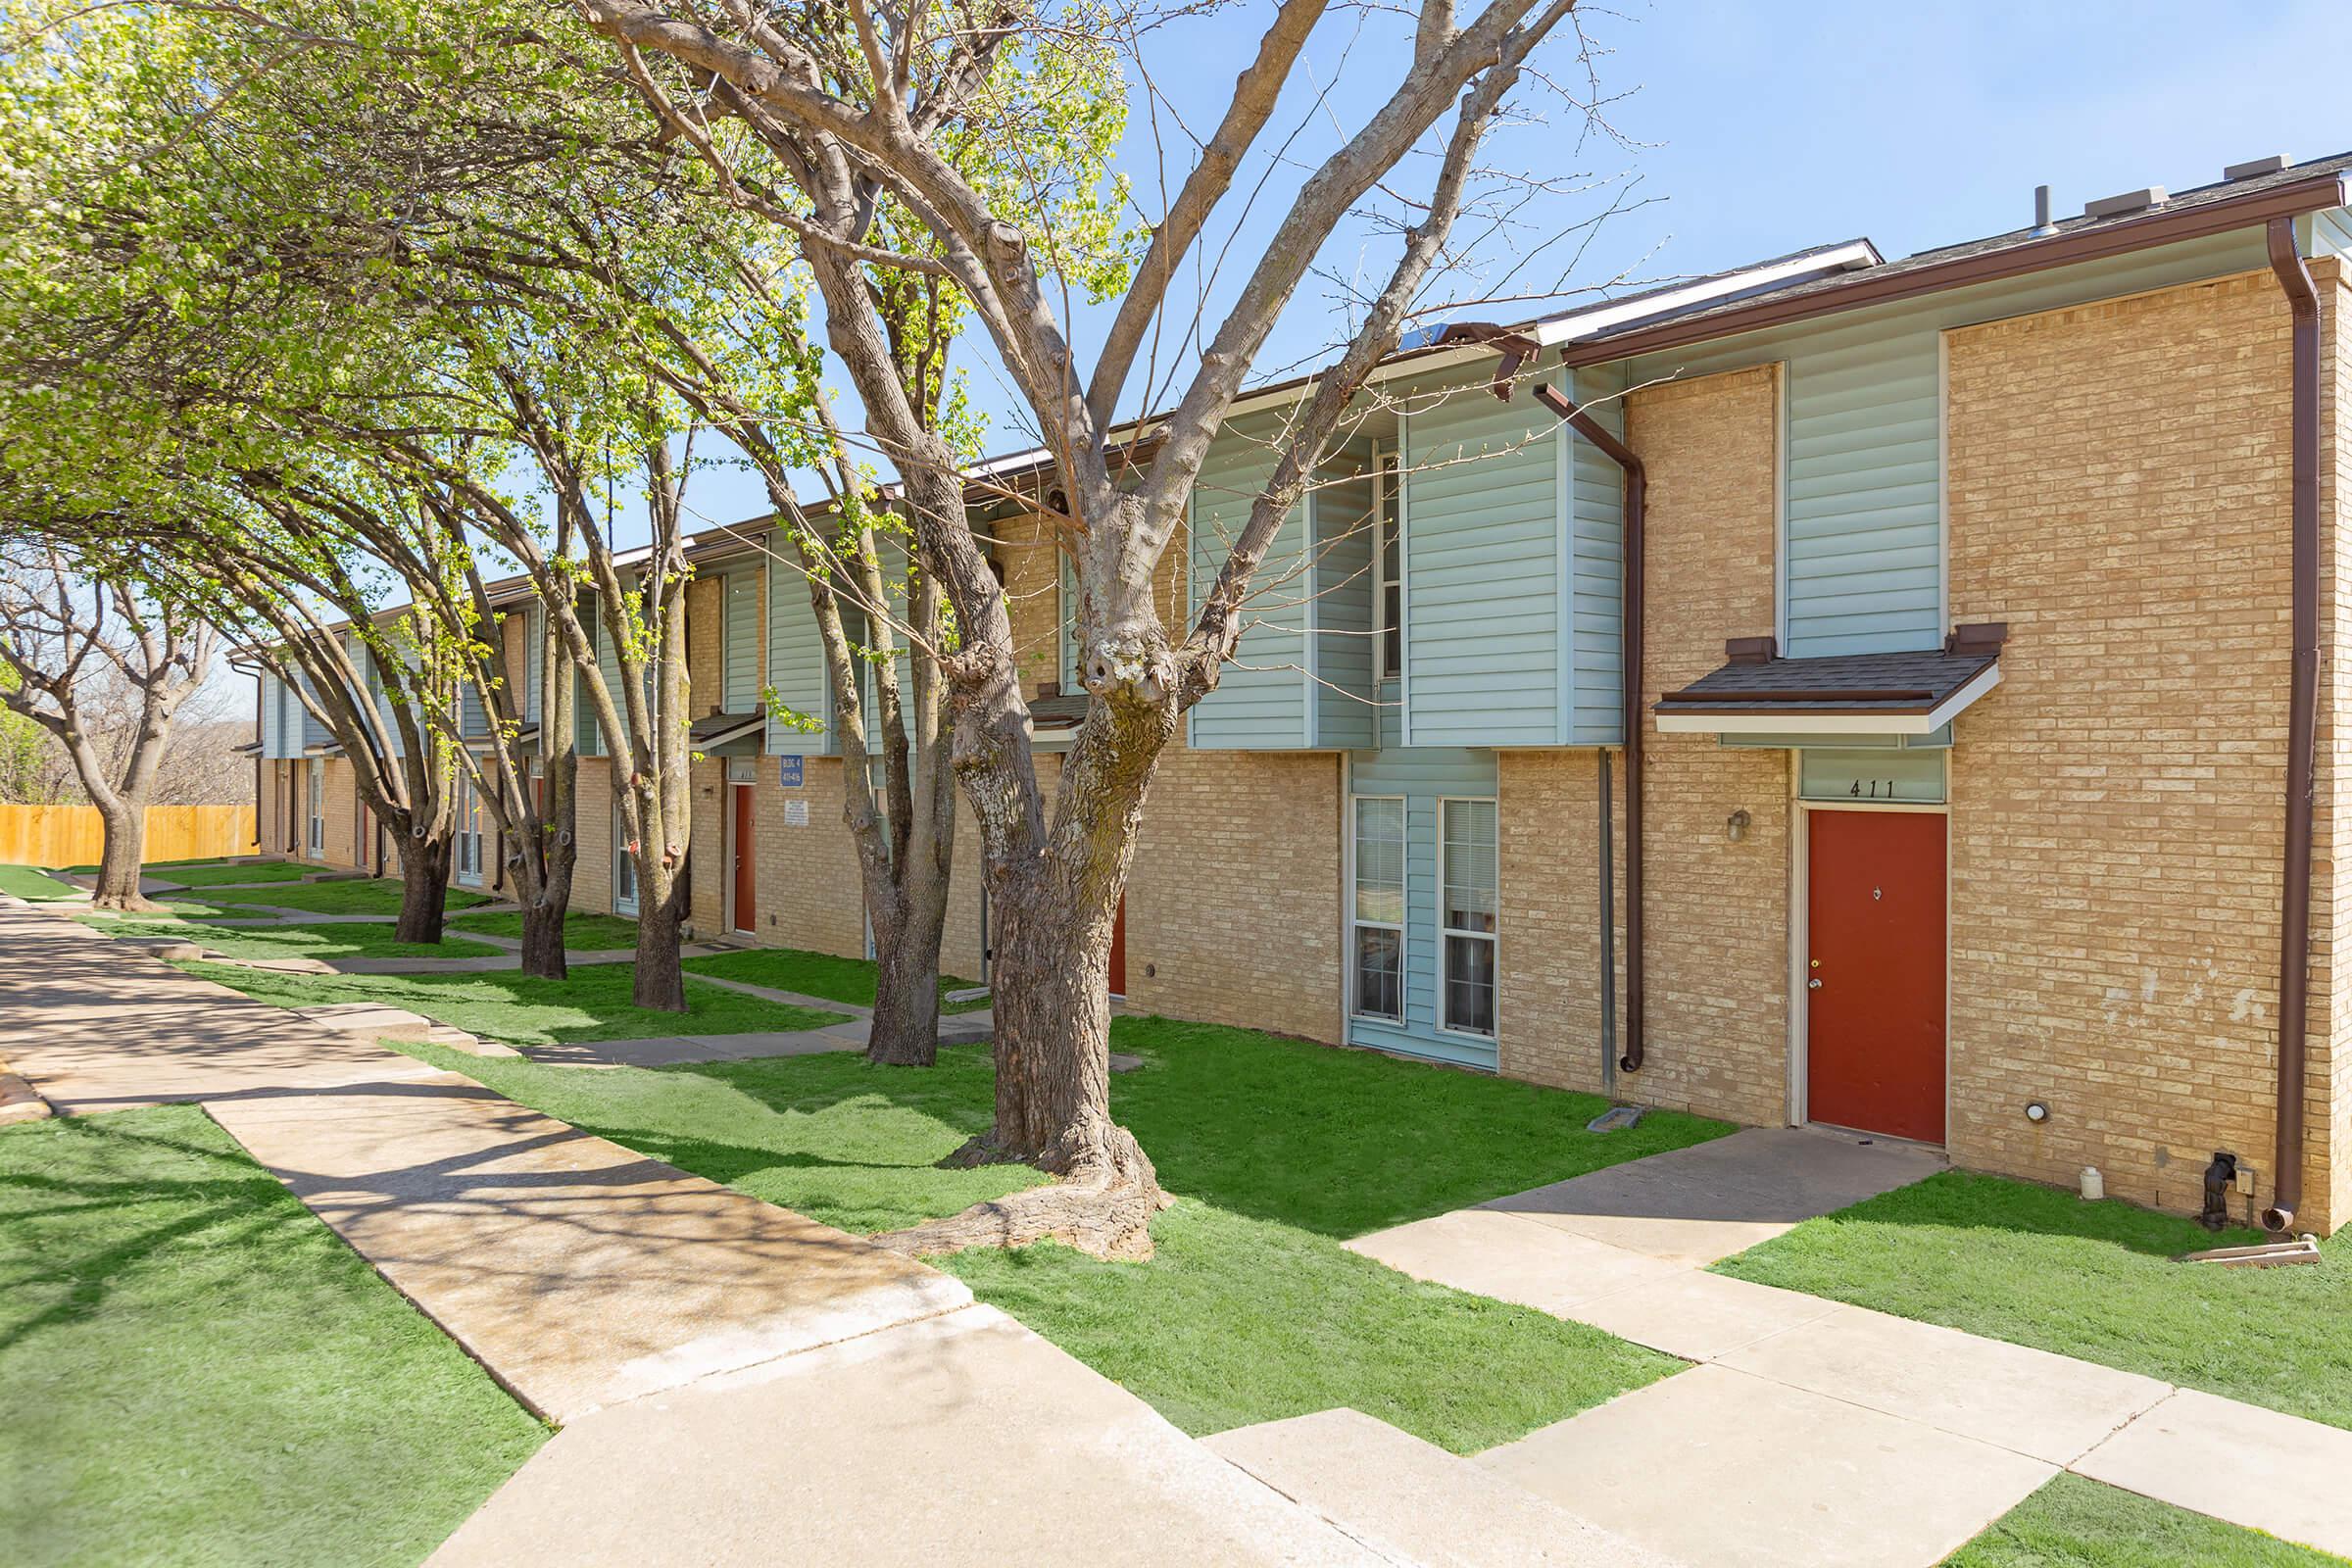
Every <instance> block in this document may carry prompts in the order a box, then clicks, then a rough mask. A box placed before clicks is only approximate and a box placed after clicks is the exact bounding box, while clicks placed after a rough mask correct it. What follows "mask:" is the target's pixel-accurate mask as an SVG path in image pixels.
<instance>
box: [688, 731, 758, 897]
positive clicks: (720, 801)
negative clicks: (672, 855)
mask: <svg viewBox="0 0 2352 1568" xmlns="http://www.w3.org/2000/svg"><path fill="white" fill-rule="evenodd" d="M726 771H727V764H726V761H725V760H724V759H722V758H717V757H706V758H704V759H703V760H701V761H699V762H694V763H691V764H689V765H688V768H687V773H688V777H689V778H690V779H691V781H692V782H691V784H690V786H689V787H690V788H691V789H692V790H693V791H694V798H693V810H692V812H691V815H692V819H693V838H692V839H691V841H690V847H689V849H688V851H687V854H688V855H689V856H690V857H691V858H692V861H693V864H694V877H693V881H692V885H691V886H690V887H689V889H688V893H689V897H688V899H687V922H686V923H687V925H688V927H689V928H690V929H691V930H692V931H693V932H694V934H695V935H696V936H717V935H720V934H722V933H724V932H725V930H726V925H727V921H726V914H727V805H728V802H727V786H726ZM759 891H760V885H759V881H758V878H757V876H755V877H754V880H753V883H752V892H753V896H754V897H755V898H757V897H758V895H759Z"/></svg>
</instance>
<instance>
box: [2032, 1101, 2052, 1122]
mask: <svg viewBox="0 0 2352 1568" xmlns="http://www.w3.org/2000/svg"><path fill="white" fill-rule="evenodd" d="M2049 1119H2050V1107H2049V1106H2047V1105H2045V1104H2043V1103H2041V1102H2040V1101H2038V1100H2029V1101H2027V1102H2026V1120H2028V1121H2048V1120H2049Z"/></svg>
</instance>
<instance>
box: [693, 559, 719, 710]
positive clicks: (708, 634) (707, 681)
mask: <svg viewBox="0 0 2352 1568" xmlns="http://www.w3.org/2000/svg"><path fill="white" fill-rule="evenodd" d="M722 586H723V585H722V584H721V583H720V581H719V579H718V578H717V577H716V576H715V575H713V576H710V577H697V578H696V579H695V580H694V581H692V582H690V583H688V584H687V585H686V681H687V685H688V699H687V703H686V711H688V712H689V713H692V714H694V715H695V716H696V717H698V718H699V717H702V716H703V715H704V714H707V713H715V712H718V711H720V709H719V703H720V700H721V699H722V698H723V697H724V696H725V695H726V684H725V681H724V680H723V678H722V675H721V671H720V669H719V666H718V662H719V657H720V656H719V644H720V641H721V639H722V637H723V636H724V635H725V620H724V617H723V616H722V614H721V613H720V608H719V595H720V589H721V587H722Z"/></svg>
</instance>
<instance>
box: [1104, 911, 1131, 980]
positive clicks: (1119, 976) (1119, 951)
mask: <svg viewBox="0 0 2352 1568" xmlns="http://www.w3.org/2000/svg"><path fill="white" fill-rule="evenodd" d="M1106 989H1107V990H1108V991H1109V992H1110V994H1111V995H1112V996H1114V997H1123V996H1125V995H1126V994H1127V895H1126V894H1124V893H1122V894H1120V895H1119V912H1118V914H1117V915H1115V916H1114V917H1113V918H1112V920H1111V922H1110V984H1109V986H1108V987H1107V988H1106Z"/></svg>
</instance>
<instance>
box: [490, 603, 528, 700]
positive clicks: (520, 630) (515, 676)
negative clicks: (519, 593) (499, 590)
mask: <svg viewBox="0 0 2352 1568" xmlns="http://www.w3.org/2000/svg"><path fill="white" fill-rule="evenodd" d="M529 633H530V616H529V614H528V613H525V612H523V611H520V610H517V611H515V612H513V613H510V614H506V615H502V616H500V617H499V621H498V653H499V667H500V669H501V670H502V671H503V672H504V674H505V676H506V682H507V690H506V693H505V698H504V700H505V703H506V706H508V707H510V708H512V709H514V711H515V712H517V713H527V712H529V711H530V706H531V705H530V701H529V698H530V694H529V693H528V692H526V691H524V690H523V684H522V681H523V673H524V671H526V670H528V669H529V668H530V664H529V663H528V662H527V661H528V659H529V657H530V656H529V652H528V649H527V644H528V642H529V640H530V638H529ZM483 711H485V712H488V711H492V709H491V707H490V705H489V704H486V703H485V704H484V705H483Z"/></svg>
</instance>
